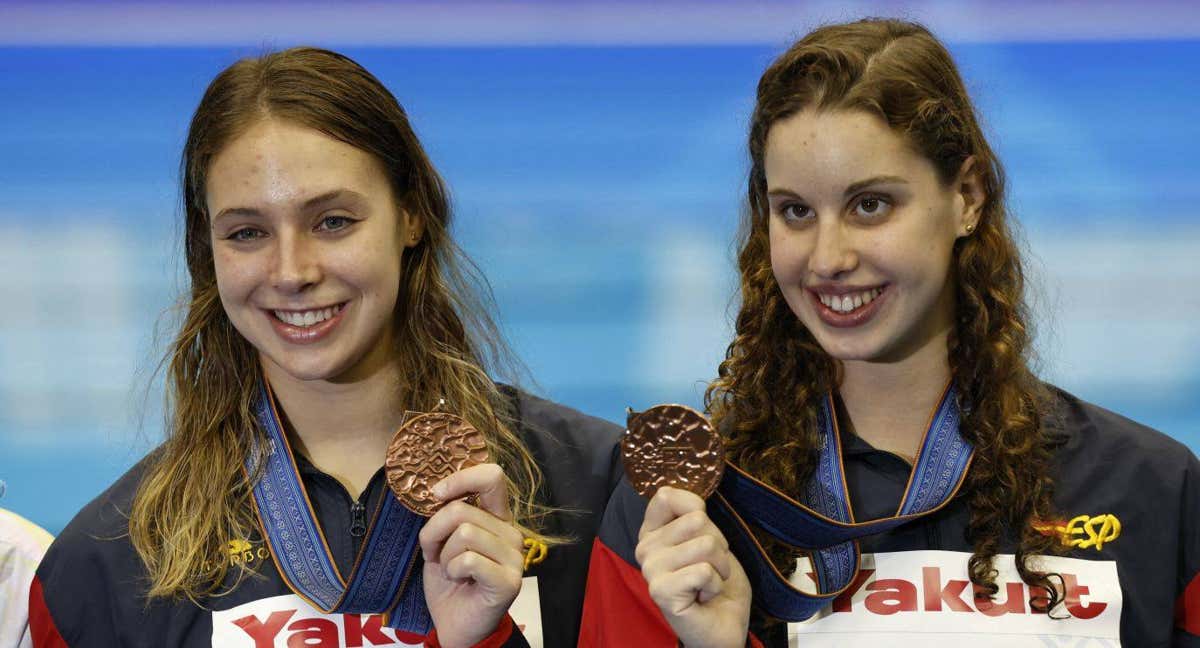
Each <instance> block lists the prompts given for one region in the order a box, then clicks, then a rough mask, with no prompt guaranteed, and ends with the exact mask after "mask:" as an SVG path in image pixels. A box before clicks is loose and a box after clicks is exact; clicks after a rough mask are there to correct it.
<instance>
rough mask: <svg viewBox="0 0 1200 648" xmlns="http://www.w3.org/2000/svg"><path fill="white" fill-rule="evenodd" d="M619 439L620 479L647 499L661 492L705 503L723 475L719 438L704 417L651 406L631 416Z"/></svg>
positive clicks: (680, 408) (674, 407)
mask: <svg viewBox="0 0 1200 648" xmlns="http://www.w3.org/2000/svg"><path fill="white" fill-rule="evenodd" d="M626 425H627V429H626V430H625V435H624V437H622V439H621V454H622V456H623V457H624V460H625V476H626V477H628V478H629V483H630V484H632V485H633V489H634V490H635V491H637V492H638V494H640V495H642V496H643V497H646V498H650V497H653V496H654V493H655V492H657V491H658V489H659V488H662V487H663V486H671V487H672V488H682V489H684V490H688V491H691V492H693V493H695V494H697V495H699V496H700V497H703V498H707V497H708V496H709V495H711V494H712V492H713V491H714V490H716V488H717V484H719V483H720V481H721V475H722V473H724V470H725V451H724V450H723V448H722V446H721V437H719V436H718V435H717V432H716V430H714V429H713V427H712V424H711V423H709V422H708V419H707V418H705V416H704V415H703V414H701V413H700V412H697V411H696V410H694V409H692V408H690V407H686V406H684V405H656V406H654V407H651V408H650V409H648V410H646V411H644V412H641V413H637V412H633V411H630V412H629V418H628V420H627V423H626Z"/></svg>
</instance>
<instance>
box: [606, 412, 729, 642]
mask: <svg viewBox="0 0 1200 648" xmlns="http://www.w3.org/2000/svg"><path fill="white" fill-rule="evenodd" d="M621 455H622V458H623V460H624V464H625V475H626V478H627V479H628V480H629V483H630V484H631V485H632V486H633V488H634V490H636V491H637V492H638V493H639V494H641V495H642V496H644V497H648V498H649V499H650V503H649V504H648V505H647V507H646V515H645V518H644V519H643V522H642V527H641V530H640V531H639V532H638V545H637V549H636V550H635V556H636V558H637V561H638V564H639V565H641V568H642V575H643V576H644V577H645V579H646V582H647V584H648V585H649V587H650V597H651V598H652V599H654V602H655V604H656V605H658V607H659V609H660V610H661V611H662V613H663V616H665V617H666V619H667V622H668V623H669V624H670V625H671V628H672V629H673V630H674V631H675V633H676V634H677V635H678V636H679V639H680V641H681V642H682V643H683V645H685V646H739V647H740V646H744V645H745V643H746V632H747V628H748V626H749V621H750V583H749V581H748V580H747V578H746V574H745V572H744V571H743V570H742V567H741V565H740V564H739V563H738V561H737V559H736V558H735V557H734V556H733V554H732V553H731V552H730V551H729V543H728V542H726V540H725V537H724V535H722V534H721V531H720V530H719V529H718V528H717V526H716V525H715V524H713V522H712V520H710V519H709V517H708V514H707V513H706V512H705V503H704V498H707V497H708V496H709V495H711V494H712V492H713V491H714V490H716V488H717V485H718V484H719V483H720V481H721V475H722V472H723V470H724V466H725V457H724V451H723V449H722V446H721V439H720V436H718V435H717V433H716V431H715V430H714V429H713V427H712V424H711V423H709V421H708V419H707V418H705V417H704V415H703V414H700V413H699V412H697V411H695V410H693V409H691V408H688V407H684V406H682V405H659V406H657V407H652V408H650V409H649V410H646V411H645V412H641V413H635V412H632V411H631V412H630V413H629V417H628V421H627V429H626V431H625V436H624V437H623V438H622V439H621Z"/></svg>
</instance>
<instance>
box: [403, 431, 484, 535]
mask: <svg viewBox="0 0 1200 648" xmlns="http://www.w3.org/2000/svg"><path fill="white" fill-rule="evenodd" d="M488 461H489V459H488V451H487V443H485V441H484V438H483V434H482V433H481V432H480V431H479V430H477V429H475V427H474V426H473V425H471V424H470V423H467V422H466V421H465V420H463V419H462V418H461V417H459V416H455V415H454V414H447V413H444V412H431V413H428V414H417V415H415V416H413V417H411V418H409V419H408V420H406V421H405V422H404V424H403V425H401V426H400V429H399V430H397V431H396V435H395V436H394V437H392V442H391V444H389V445H388V450H387V460H386V461H385V462H384V467H385V470H386V471H387V481H388V486H389V487H390V488H391V489H392V492H393V493H395V494H396V497H397V498H399V499H400V502H401V503H402V504H404V506H405V508H407V509H408V510H410V511H412V512H413V513H416V514H417V515H423V516H426V517H428V516H430V515H433V514H434V513H435V512H436V511H437V510H438V509H439V508H441V507H442V506H443V505H445V504H446V502H443V501H441V500H439V499H437V498H436V497H434V496H433V493H431V492H429V489H430V487H432V486H433V485H434V484H436V483H438V482H439V481H441V480H442V479H444V478H446V477H448V476H450V475H451V474H453V473H455V472H458V471H459V470H462V469H464V468H470V467H471V466H474V465H477V464H481V463H487V462H488Z"/></svg>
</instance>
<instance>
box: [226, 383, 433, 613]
mask: <svg viewBox="0 0 1200 648" xmlns="http://www.w3.org/2000/svg"><path fill="white" fill-rule="evenodd" d="M255 416H256V417H257V418H258V422H259V424H260V425H262V428H263V431H264V432H266V435H267V443H268V444H269V448H268V452H267V458H266V465H265V466H264V469H263V473H262V477H261V478H260V479H259V480H258V482H257V483H255V485H254V506H255V510H256V512H257V514H258V520H259V523H260V524H261V525H262V529H263V535H264V537H265V538H266V540H267V544H268V546H269V547H270V549H271V555H272V556H273V557H274V559H275V564H276V565H277V566H278V567H279V574H280V576H282V577H283V580H284V582H285V583H287V585H288V587H289V588H290V589H291V590H292V591H293V592H295V593H296V594H297V595H298V596H300V597H301V598H303V599H305V600H306V601H308V602H309V603H310V604H312V606H313V607H315V608H317V609H319V610H321V611H322V612H323V613H325V614H332V613H354V614H380V613H382V614H386V615H387V621H386V624H387V625H388V627H391V628H396V629H400V630H405V631H407V632H413V633H416V634H421V635H424V634H428V633H429V630H430V628H432V626H433V622H432V620H431V619H430V616H429V610H428V608H426V606H425V593H424V591H423V588H422V586H421V564H420V560H419V552H418V551H416V546H417V534H418V532H419V531H420V530H421V527H422V526H423V525H424V524H425V518H423V517H421V516H419V515H417V514H415V513H413V512H411V511H409V510H408V509H406V508H404V506H403V505H401V504H400V502H399V501H398V500H397V499H396V498H395V497H392V496H391V494H390V493H387V494H385V495H384V496H383V497H382V498H381V499H382V502H381V503H380V504H379V506H378V507H377V508H376V509H375V513H374V515H373V516H372V518H371V523H370V525H369V527H368V531H367V536H366V539H365V540H364V541H363V545H362V548H361V549H359V552H358V556H357V557H356V559H355V561H354V569H353V572H352V573H351V575H350V579H349V582H347V581H346V579H344V578H342V575H341V573H340V572H339V571H338V568H337V564H336V563H335V562H334V560H333V556H332V555H331V554H330V552H329V546H328V544H327V543H326V542H325V536H324V535H323V534H322V532H321V527H320V525H319V524H318V523H317V520H316V515H315V514H314V513H313V510H312V505H311V504H310V502H309V500H308V495H307V493H305V491H304V484H302V483H301V482H300V473H299V471H298V470H297V468H296V460H295V458H294V457H293V456H292V449H291V446H290V445H289V444H288V441H287V435H285V434H284V432H283V426H282V425H280V423H279V416H278V415H277V413H276V412H275V401H274V397H273V395H272V394H271V389H270V387H269V386H268V385H267V384H266V381H265V380H264V381H261V382H260V383H259V398H258V402H257V403H256V405H255ZM257 455H258V453H256V452H251V453H250V456H249V457H247V459H246V470H247V472H248V474H251V475H253V474H254V471H255V469H256V467H257V466H255V465H254V464H253V462H254V457H255V456H257Z"/></svg>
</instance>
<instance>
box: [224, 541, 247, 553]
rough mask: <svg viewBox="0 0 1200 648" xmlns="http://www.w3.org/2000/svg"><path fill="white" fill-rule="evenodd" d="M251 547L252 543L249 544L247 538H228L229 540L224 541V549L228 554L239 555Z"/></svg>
mask: <svg viewBox="0 0 1200 648" xmlns="http://www.w3.org/2000/svg"><path fill="white" fill-rule="evenodd" d="M253 547H254V545H252V544H250V542H249V541H247V540H240V539H239V540H230V541H229V542H227V543H225V551H226V552H227V553H228V554H229V555H230V556H239V555H241V554H242V553H243V552H246V551H249V550H250V549H252V548H253Z"/></svg>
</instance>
